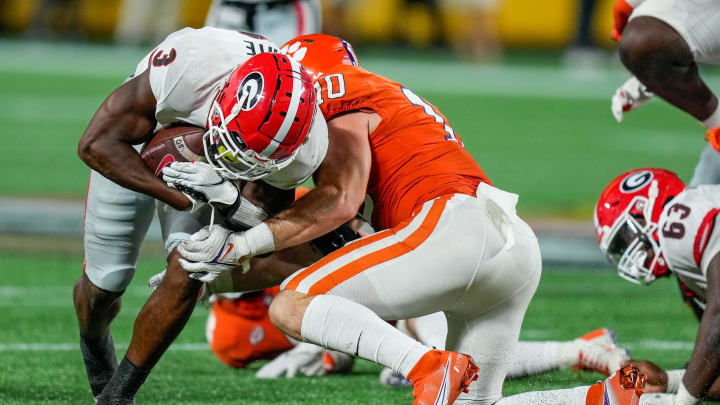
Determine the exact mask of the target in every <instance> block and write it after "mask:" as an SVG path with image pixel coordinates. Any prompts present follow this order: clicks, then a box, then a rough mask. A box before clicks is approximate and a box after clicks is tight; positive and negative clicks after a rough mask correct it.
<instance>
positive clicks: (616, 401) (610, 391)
mask: <svg viewBox="0 0 720 405" xmlns="http://www.w3.org/2000/svg"><path fill="white" fill-rule="evenodd" d="M646 379H647V376H646V375H645V374H644V373H642V372H640V370H638V369H637V368H635V367H633V366H626V367H623V368H622V369H621V370H618V371H617V372H616V373H615V374H614V375H613V376H612V377H608V378H607V379H606V380H605V381H600V382H598V383H597V384H595V385H591V386H590V389H588V393H587V396H586V397H585V405H638V404H639V403H640V396H641V395H642V393H643V390H642V388H643V385H645V380H646Z"/></svg>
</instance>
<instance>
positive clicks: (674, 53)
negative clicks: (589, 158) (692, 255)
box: [612, 0, 720, 186]
mask: <svg viewBox="0 0 720 405" xmlns="http://www.w3.org/2000/svg"><path fill="white" fill-rule="evenodd" d="M614 20H615V24H614V28H613V38H615V40H618V41H620V48H619V50H620V60H621V61H622V63H623V64H624V65H625V67H626V68H627V69H628V70H629V71H630V72H631V73H632V74H633V75H634V76H633V77H631V78H630V79H629V80H628V81H626V82H625V83H624V84H623V85H622V86H620V87H619V88H618V89H617V91H616V92H615V95H614V96H613V98H612V112H613V115H614V116H615V118H616V119H617V120H618V122H620V121H622V119H623V112H624V111H629V110H632V109H634V108H637V107H639V106H641V105H643V104H644V103H645V102H646V101H647V100H648V99H649V98H650V97H652V96H653V94H657V95H658V96H660V97H661V98H662V99H663V100H665V101H667V102H669V103H670V104H672V105H673V106H675V107H677V108H679V109H681V110H683V111H685V112H686V113H688V114H690V115H692V116H693V117H695V118H696V119H697V120H698V121H699V122H700V123H701V124H702V125H703V126H705V127H706V128H707V136H706V139H707V140H708V141H709V144H708V145H707V146H706V147H705V149H704V150H703V152H702V154H701V156H700V161H699V162H698V165H697V167H696V169H695V176H694V177H693V179H692V181H691V182H690V185H691V186H696V185H700V184H718V183H720V155H719V154H718V153H717V151H719V150H720V106H718V98H717V96H716V95H715V94H714V93H713V92H712V91H711V90H710V88H708V86H707V84H706V83H705V82H704V81H703V79H702V78H701V77H700V74H699V73H698V66H697V62H700V63H711V64H718V63H720V2H717V1H712V0H709V1H708V0H616V3H615V10H614Z"/></svg>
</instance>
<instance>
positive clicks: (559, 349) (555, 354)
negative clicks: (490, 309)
mask: <svg viewBox="0 0 720 405" xmlns="http://www.w3.org/2000/svg"><path fill="white" fill-rule="evenodd" d="M577 362H578V348H577V345H576V344H575V342H572V341H570V342H518V344H517V346H516V347H515V352H514V353H513V358H512V361H511V362H510V365H509V367H508V372H507V376H508V377H510V378H514V377H522V376H527V375H534V374H539V373H542V372H545V371H550V370H557V369H560V368H568V367H571V366H573V365H575V364H577Z"/></svg>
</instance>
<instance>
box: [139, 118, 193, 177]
mask: <svg viewBox="0 0 720 405" xmlns="http://www.w3.org/2000/svg"><path fill="white" fill-rule="evenodd" d="M205 131H206V130H205V128H199V127H193V126H177V127H171V128H165V129H161V130H160V131H158V132H157V133H156V134H155V136H154V137H153V138H152V139H151V140H150V141H148V142H147V143H146V144H145V145H144V146H143V148H142V150H141V151H140V157H142V158H143V160H144V161H145V164H146V165H147V166H148V167H149V168H150V170H152V171H153V172H154V173H155V175H156V176H160V175H161V171H162V168H163V167H165V166H166V165H168V164H170V163H172V162H194V161H198V160H200V161H205V154H204V152H203V145H202V138H203V135H204V134H205Z"/></svg>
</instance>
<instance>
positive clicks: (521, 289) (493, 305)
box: [282, 184, 541, 404]
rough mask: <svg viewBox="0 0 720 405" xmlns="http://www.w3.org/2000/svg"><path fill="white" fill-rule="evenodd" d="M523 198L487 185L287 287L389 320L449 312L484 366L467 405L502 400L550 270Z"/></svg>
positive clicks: (460, 345)
mask: <svg viewBox="0 0 720 405" xmlns="http://www.w3.org/2000/svg"><path fill="white" fill-rule="evenodd" d="M516 201H517V196H516V195H514V194H510V193H506V192H504V191H502V190H499V189H496V188H494V187H492V186H489V185H487V184H481V185H480V187H479V188H478V193H477V197H474V196H468V195H461V194H455V195H452V196H444V197H440V198H437V199H435V200H432V201H429V202H427V203H425V204H424V205H423V206H422V209H421V210H420V211H419V212H417V213H416V215H415V216H414V217H412V218H410V219H408V220H407V221H405V222H403V223H401V224H399V225H398V226H396V227H395V228H392V229H389V230H385V231H382V232H378V233H376V234H374V235H371V236H368V237H365V238H363V239H360V240H358V241H355V242H352V243H350V244H348V245H346V246H345V247H343V248H342V249H340V250H338V251H336V252H334V253H331V254H330V255H328V256H326V257H325V258H323V259H321V260H320V261H319V262H317V263H315V264H314V265H312V266H310V267H308V268H305V269H302V270H299V271H298V272H296V273H295V274H293V275H292V276H290V277H288V278H287V279H286V280H285V281H284V282H283V284H282V288H284V289H289V290H294V291H297V292H301V293H304V294H309V295H317V294H329V295H337V296H341V297H343V298H347V299H350V300H352V301H355V302H357V303H359V304H361V305H363V306H366V307H367V308H369V309H371V310H372V311H374V312H375V313H376V314H377V315H379V316H380V317H381V318H383V319H406V318H412V317H418V316H422V315H426V314H430V313H433V312H437V311H439V310H442V311H444V312H445V314H446V315H447V319H448V338H447V348H448V350H453V351H458V352H462V353H467V354H470V355H471V356H472V357H473V359H474V360H475V362H476V363H477V365H478V366H479V367H480V372H479V378H478V380H477V381H476V382H474V383H473V384H471V386H470V393H468V394H463V395H461V397H460V402H458V403H463V402H462V401H463V400H472V401H473V403H487V404H490V403H493V402H495V401H497V400H498V399H499V398H500V397H501V395H502V383H503V380H504V378H505V374H506V369H507V364H508V361H509V359H510V358H511V356H512V354H513V350H514V348H515V345H516V344H517V341H518V336H519V333H520V327H521V325H522V320H523V317H524V315H525V310H526V309H527V307H528V304H529V303H530V299H531V298H532V296H533V294H534V293H535V289H536V288H537V284H538V282H539V279H540V272H541V261H540V250H539V248H538V243H537V239H536V237H535V235H534V234H533V232H532V230H531V229H530V227H529V226H528V225H527V224H526V223H525V222H524V221H522V220H521V219H520V218H519V217H518V216H517V215H516V213H515V203H516Z"/></svg>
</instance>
